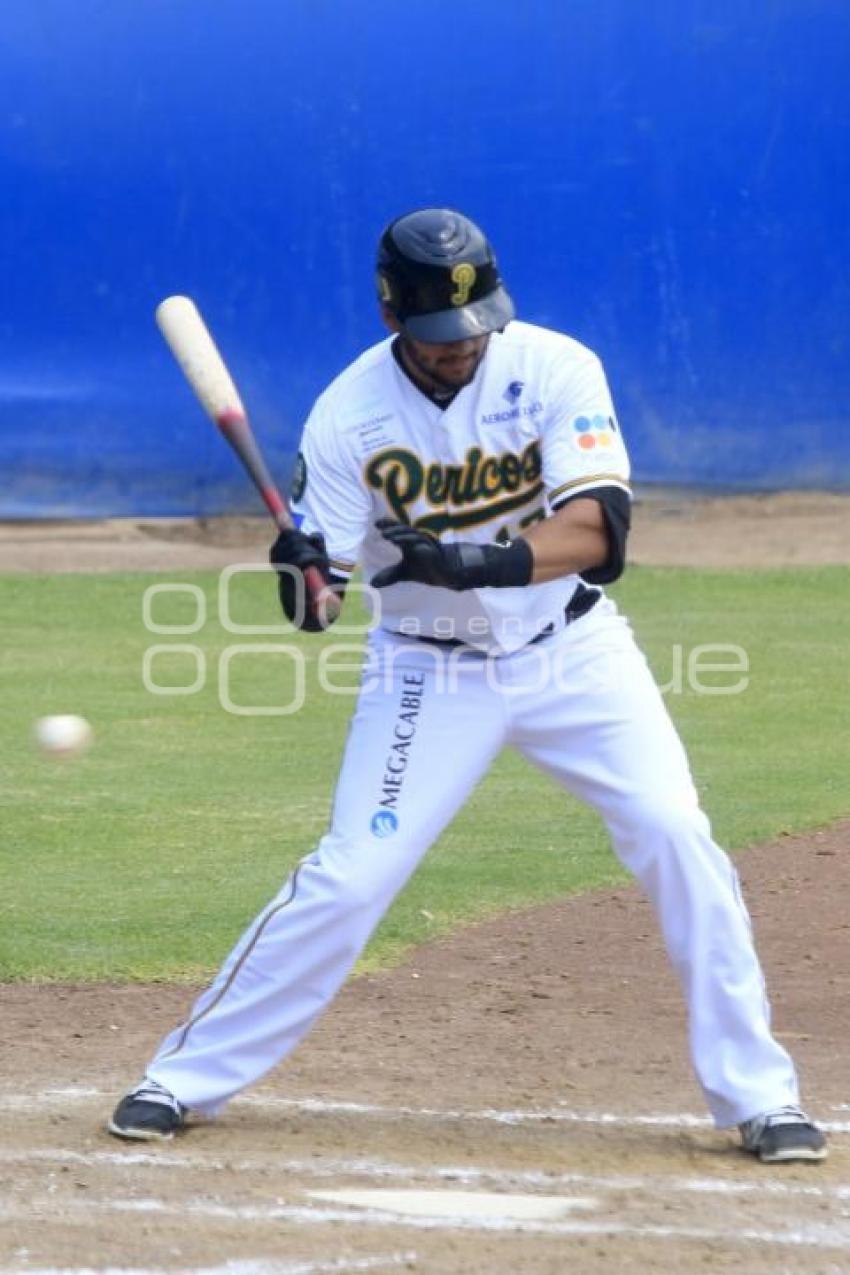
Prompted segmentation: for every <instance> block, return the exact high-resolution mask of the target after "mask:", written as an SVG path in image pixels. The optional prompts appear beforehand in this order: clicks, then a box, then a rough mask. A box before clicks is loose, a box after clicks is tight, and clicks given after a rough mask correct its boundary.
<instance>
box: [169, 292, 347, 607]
mask: <svg viewBox="0 0 850 1275" xmlns="http://www.w3.org/2000/svg"><path fill="white" fill-rule="evenodd" d="M156 321H157V324H158V326H159V330H160V332H161V333H162V335H163V336H164V337H165V339H166V341H167V342H168V345H169V346H170V348H171V352H172V354H173V355H174V357H175V359H176V360H177V362H178V363H179V364H180V367H181V368H182V370H183V374H184V376H185V377H186V380H187V381H188V382H189V384H190V385H191V387H192V389H193V390H194V391H195V395H196V396H197V398H198V401H199V402H200V404H201V406H202V407H203V408H204V410H205V411H206V412H207V414H208V415H209V416H210V417H211V418H212V419H213V420H214V421H215V423H216V425H217V426H218V428H219V429H220V430H221V432H222V434H223V435H224V437H225V438H226V439H227V441H228V443H229V444H230V446H231V447H232V448H233V450H234V451H235V452H236V455H237V456H238V457H239V459H240V460H241V462H242V464H243V465H244V466H245V469H246V470H247V472H248V474H249V476H250V478H251V479H252V481H253V483H254V485H255V486H256V488H257V490H258V491H259V493H260V495H261V496H262V498H263V503H264V504H265V506H266V508H267V509H268V511H269V513H270V514H271V516H272V518H273V519H274V521H275V523H276V525H277V526H278V527H279V528H280V529H281V531H290V530H292V528H293V527H294V525H295V524H294V522H293V521H292V514H291V513H290V511H289V506H288V505H287V503H286V501H285V500H284V498H283V496H282V495H281V494H280V492H279V490H278V488H277V486H276V485H275V482H274V480H273V478H272V476H271V474H270V473H269V469H268V466H267V465H266V462H265V459H264V457H263V454H262V452H261V451H260V448H259V445H258V443H257V440H256V438H255V436H254V431H253V429H252V428H251V423H250V421H249V419H248V413H247V412H246V411H245V407H244V405H243V403H242V399H241V398H240V397H239V393H238V391H237V389H236V386H235V384H234V382H233V378H232V376H231V375H230V373H229V371H228V370H227V366H226V365H225V362H224V359H223V358H222V357H221V354H220V353H219V350H218V347H217V346H216V344H215V341H214V340H213V338H212V336H211V334H210V331H209V329H208V328H207V325H206V323H204V320H203V318H202V317H201V314H200V311H199V310H198V307H197V306H196V305H195V303H194V301H192V300H191V298H190V297H181V296H174V297H166V299H165V300H164V301H162V302H161V303H160V304H159V305H158V306H157V309H156ZM304 584H305V587H306V589H307V595H308V597H309V600H310V603H311V606H312V607H313V608H314V609H315V611H316V614H317V615H318V616H319V618H320V620H321V621H322V623H323V624H327V623H328V622H329V621H330V620H332V619H335V618H336V616H337V615H338V614H339V607H340V603H339V598H338V597H337V595H336V594H335V593H334V592H333V590H332V589H329V588H328V586H327V585H326V584H325V581H324V579H323V577H322V574H321V572H320V571H319V569H318V568H317V567H307V568H306V569H305V571H304Z"/></svg>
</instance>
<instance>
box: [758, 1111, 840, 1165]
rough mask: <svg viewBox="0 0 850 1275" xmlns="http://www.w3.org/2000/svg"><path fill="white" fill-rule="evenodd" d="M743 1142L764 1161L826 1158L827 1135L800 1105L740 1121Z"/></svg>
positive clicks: (776, 1162) (769, 1162) (783, 1162)
mask: <svg viewBox="0 0 850 1275" xmlns="http://www.w3.org/2000/svg"><path fill="white" fill-rule="evenodd" d="M738 1128H739V1129H740V1131H741V1145H742V1146H743V1148H744V1150H745V1151H751V1152H752V1153H753V1155H756V1156H758V1158H759V1159H760V1160H761V1161H762V1162H763V1163H764V1164H787V1163H789V1162H791V1161H794V1160H825V1159H826V1157H827V1155H828V1150H827V1145H826V1138H825V1137H824V1136H823V1134H822V1133H821V1131H820V1129H819V1128H818V1127H817V1125H816V1124H813V1123H812V1121H811V1120H810V1119H809V1117H808V1116H807V1115H806V1113H805V1111H801V1110H800V1108H799V1107H777V1109H776V1110H775V1111H766V1112H764V1114H763V1115H760V1116H754V1117H753V1119H752V1120H745V1121H744V1122H743V1124H739V1125H738Z"/></svg>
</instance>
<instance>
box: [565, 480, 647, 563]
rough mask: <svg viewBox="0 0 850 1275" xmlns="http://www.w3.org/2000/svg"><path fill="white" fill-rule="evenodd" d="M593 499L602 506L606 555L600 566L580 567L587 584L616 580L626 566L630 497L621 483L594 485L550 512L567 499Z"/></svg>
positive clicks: (630, 514) (630, 511)
mask: <svg viewBox="0 0 850 1275" xmlns="http://www.w3.org/2000/svg"><path fill="white" fill-rule="evenodd" d="M582 499H583V500H595V501H596V502H597V503H598V504H599V505H601V506H602V514H603V516H604V518H605V529H606V531H607V533H608V557H607V559H606V561H605V562H604V563H603V564H602V566H601V567H591V568H590V569H589V570H588V571H582V573H581V578H582V580H586V581H587V583H588V584H613V583H614V581H615V580H619V578H620V576H621V575H622V574H623V571H624V570H625V566H626V539H627V537H628V534H629V527H630V525H631V517H632V501H631V497H630V496H629V495H628V493H627V492H625V491H624V490H623V488H622V487H596V488H594V490H593V491H583V492H580V493H579V494H578V495H576V496H569V497H568V498H567V499H566V500H562V501H560V502H559V503H558V504H557V505H555V506H554V508H553V512H555V511H556V510H558V509H563V508H564V505H567V504H569V502H570V500H582Z"/></svg>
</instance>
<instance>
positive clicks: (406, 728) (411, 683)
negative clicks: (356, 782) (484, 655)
mask: <svg viewBox="0 0 850 1275" xmlns="http://www.w3.org/2000/svg"><path fill="white" fill-rule="evenodd" d="M424 694H425V675H424V674H423V673H414V672H409V673H405V674H404V677H403V678H402V681H401V695H400V696H399V704H398V715H397V717H396V719H395V723H394V724H393V735H392V743H391V744H390V748H389V753H388V756H387V759H386V761H385V762H384V777H383V780H382V782H381V797H380V800H379V801H378V805H379V807H380V809H379V810H376V811H375V813H374V814H373V816H372V821H371V824H370V827H371V830H372V835H373V836H375V837H391V836H392V835H393V833H394V832H395V831H396V829H397V828H398V815H397V814H396V812H395V808H396V806H397V805H398V800H399V797H400V796H401V790H402V788H403V787H404V780H405V776H406V774H407V766H408V762H409V761H410V750H411V748H412V746H413V740H414V738H415V736H416V728H417V726H418V725H419V714H420V713H421V711H422V697H423V695H424Z"/></svg>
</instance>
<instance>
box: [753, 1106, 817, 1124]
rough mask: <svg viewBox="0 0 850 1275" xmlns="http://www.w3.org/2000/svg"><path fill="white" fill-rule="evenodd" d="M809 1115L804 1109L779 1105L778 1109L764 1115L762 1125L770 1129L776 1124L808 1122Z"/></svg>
mask: <svg viewBox="0 0 850 1275" xmlns="http://www.w3.org/2000/svg"><path fill="white" fill-rule="evenodd" d="M808 1123H809V1117H808V1116H807V1115H806V1113H805V1111H801V1110H800V1108H799V1107H780V1108H779V1110H778V1111H771V1112H770V1114H769V1115H767V1116H765V1117H764V1125H765V1128H766V1129H772V1128H773V1126H774V1125H777V1124H808Z"/></svg>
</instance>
